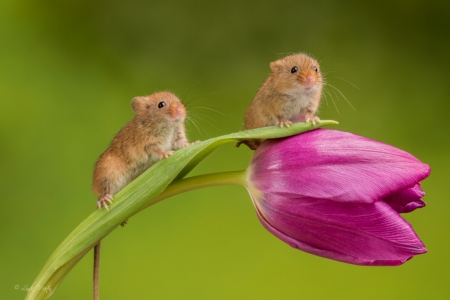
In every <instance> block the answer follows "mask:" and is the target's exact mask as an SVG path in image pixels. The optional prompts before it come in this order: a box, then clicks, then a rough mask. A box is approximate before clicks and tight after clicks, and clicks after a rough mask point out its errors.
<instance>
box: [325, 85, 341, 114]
mask: <svg viewBox="0 0 450 300" xmlns="http://www.w3.org/2000/svg"><path fill="white" fill-rule="evenodd" d="M323 91H324V92H325V93H327V94H328V96H330V98H331V101H333V104H334V107H335V108H336V111H337V113H338V115H341V113H340V112H339V109H338V108H337V105H336V101H334V98H333V95H332V94H331V93H330V91H328V89H326V88H324V89H323ZM325 93H324V95H325Z"/></svg>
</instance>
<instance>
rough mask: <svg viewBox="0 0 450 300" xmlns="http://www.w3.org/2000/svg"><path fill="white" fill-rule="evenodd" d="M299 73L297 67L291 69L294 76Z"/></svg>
mask: <svg viewBox="0 0 450 300" xmlns="http://www.w3.org/2000/svg"><path fill="white" fill-rule="evenodd" d="M297 71H298V68H297V66H295V67H293V68H292V69H291V73H292V74H294V73H295V72H297Z"/></svg>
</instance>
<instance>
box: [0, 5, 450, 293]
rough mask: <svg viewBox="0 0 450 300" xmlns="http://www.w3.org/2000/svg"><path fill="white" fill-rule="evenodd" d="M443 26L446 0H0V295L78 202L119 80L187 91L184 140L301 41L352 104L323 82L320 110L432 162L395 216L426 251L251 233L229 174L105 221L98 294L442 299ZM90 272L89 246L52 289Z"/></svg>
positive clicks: (447, 206)
mask: <svg viewBox="0 0 450 300" xmlns="http://www.w3.org/2000/svg"><path fill="white" fill-rule="evenodd" d="M449 38H450V2H449V1H405V0H403V1H400V0H397V1H393V0H389V1H377V2H376V3H375V2H374V3H371V4H370V3H368V2H363V1H341V2H331V1H282V0H278V1H271V2H257V1H252V2H247V3H244V2H243V1H214V2H213V1H189V2H183V3H181V2H178V1H172V0H166V1H158V2H156V1H134V0H132V1H115V0H112V1H87V0H77V1H74V0H71V1H56V0H54V1H25V0H2V1H1V2H0V143H1V147H0V160H1V168H0V190H1V193H2V197H1V199H2V200H1V210H0V220H1V221H0V222H1V226H0V234H1V248H0V251H1V252H0V263H1V272H0V298H1V299H22V298H24V297H25V292H24V291H22V290H21V288H23V287H24V286H26V285H28V286H29V285H31V284H32V282H33V281H34V279H35V277H36V276H37V274H38V272H39V271H40V269H41V268H42V266H43V265H44V263H45V261H46V260H47V259H48V258H49V256H50V254H51V253H52V252H53V250H54V249H55V248H56V247H57V246H58V245H59V243H60V242H61V241H62V240H63V239H64V238H65V237H66V236H67V235H68V234H69V232H70V231H72V229H74V228H75V226H76V225H78V224H79V223H80V222H81V221H82V220H83V219H84V218H85V217H86V216H88V215H89V214H90V213H91V212H92V211H93V210H94V208H95V203H96V198H95V196H94V194H93V193H92V192H91V190H90V184H91V178H92V169H93V165H94V163H95V161H96V159H97V158H98V156H99V155H100V154H101V152H102V151H104V150H105V149H106V147H107V146H108V143H109V142H110V140H111V139H112V137H113V136H114V134H115V133H116V132H117V131H118V130H119V129H120V128H121V126H123V125H124V124H125V123H126V122H127V121H128V120H129V119H131V118H132V116H133V113H132V110H131V108H130V101H131V99H132V98H133V97H134V96H137V95H145V94H149V93H153V92H155V91H158V90H162V89H168V90H170V91H173V92H175V93H176V94H177V95H179V96H180V97H181V98H182V99H184V100H192V102H190V104H189V107H190V108H191V115H193V116H194V117H195V118H196V120H197V121H196V122H197V126H195V125H193V124H192V123H191V124H190V125H189V126H188V129H189V136H190V138H191V139H192V140H196V139H201V140H204V139H208V138H210V137H214V136H217V135H222V134H226V133H230V132H235V131H238V130H241V129H242V128H243V124H242V121H243V114H244V111H245V109H246V107H247V106H248V104H249V103H250V101H251V99H252V97H253V95H254V94H255V92H256V91H257V89H258V87H259V86H260V84H261V83H262V82H263V80H264V79H265V78H266V77H267V75H268V73H269V63H270V62H271V61H274V60H276V59H278V58H281V57H283V56H284V55H286V54H289V53H293V52H300V51H302V52H307V53H310V54H311V55H313V56H315V57H316V58H318V59H320V62H321V67H322V70H323V72H324V73H327V82H328V83H330V84H332V85H333V86H336V87H337V88H339V90H340V91H341V92H342V93H343V94H344V95H345V96H346V98H347V99H348V100H349V101H350V102H351V103H352V105H353V106H354V107H355V108H356V110H353V109H352V108H351V107H350V105H349V104H348V103H347V102H346V101H345V99H344V98H343V97H342V96H340V95H338V94H333V97H334V102H335V104H336V106H337V109H338V110H339V111H338V110H337V109H336V108H335V106H334V105H333V102H332V101H331V99H330V97H329V99H328V101H325V100H323V101H322V106H321V109H320V113H319V116H320V117H321V118H322V119H335V120H338V121H339V122H340V124H339V125H338V126H336V127H335V128H337V129H340V130H345V131H350V132H354V133H357V134H360V135H363V136H366V137H369V138H372V139H376V140H380V141H383V142H386V143H389V144H392V145H395V146H397V147H399V148H402V149H404V150H406V151H408V152H411V153H412V154H414V155H415V156H417V157H418V158H419V159H421V160H422V161H424V162H426V163H428V164H430V165H431V168H432V173H431V177H430V178H429V179H427V180H426V181H424V182H423V185H422V186H423V188H424V190H425V191H426V196H425V199H424V200H425V201H426V202H427V203H428V206H427V207H426V208H424V209H421V210H418V211H416V212H414V213H412V214H409V215H404V217H405V218H406V219H407V220H408V221H410V222H411V223H412V224H413V226H414V228H415V230H416V232H417V233H418V234H419V235H420V237H421V239H422V240H423V241H424V243H425V244H426V246H427V248H428V251H429V252H428V253H427V254H425V255H421V256H419V257H416V258H414V259H412V260H411V261H409V262H407V263H406V264H405V265H403V266H401V267H390V268H389V267H385V268H383V267H358V266H353V265H347V264H343V263H338V262H334V261H331V260H327V259H323V258H319V257H315V256H312V255H309V254H306V253H303V252H300V251H297V250H294V249H293V248H290V247H289V246H288V245H286V244H284V243H283V242H281V241H279V240H278V239H276V238H275V237H274V236H272V235H271V234H270V233H269V232H267V231H266V230H265V229H264V228H263V227H262V226H261V224H259V221H258V220H257V218H256V215H255V212H254V210H253V207H252V204H251V201H250V198H249V197H248V195H247V192H246V191H245V190H244V189H243V188H241V187H235V186H227V187H215V188H209V189H204V190H197V191H194V192H190V193H186V194H183V195H179V196H176V197H174V198H172V199H168V200H166V201H163V202H162V203H160V204H158V205H156V206H154V207H151V208H150V209H147V210H146V211H144V212H143V213H140V214H139V215H137V216H135V217H133V218H132V219H131V220H130V221H129V222H128V225H127V226H125V228H118V229H117V230H115V231H113V232H112V234H110V235H109V236H107V237H106V238H105V239H104V240H103V243H102V245H103V247H102V264H101V285H100V289H101V290H100V294H101V296H102V298H103V299H450V285H449V276H450V271H449V269H450V266H449V263H448V261H449V260H448V257H449V254H450V252H449V247H450V242H449V233H450V232H449V228H450V217H449V213H450V203H449V201H448V200H449V199H448V198H449V197H448V194H449V193H448V188H449V179H448V175H449V172H448V170H449V168H450V155H449V154H450V153H449V151H450V145H449V125H448V123H447V122H446V120H447V119H448V114H449V108H450V105H449V99H450V84H449V70H450V63H449V62H450V55H449V52H450V46H449V42H450V39H449ZM342 79H345V80H346V81H349V82H351V83H352V84H354V85H356V86H357V87H358V88H355V87H353V86H352V85H351V84H349V83H347V82H346V81H344V80H342ZM327 89H328V90H329V92H330V93H333V91H332V89H331V88H330V87H328V88H327ZM327 102H328V103H327ZM251 154H252V153H251V151H249V150H248V149H246V148H245V147H241V148H239V149H237V148H235V147H234V145H231V144H229V145H226V146H223V147H222V148H220V149H218V151H216V152H215V153H213V155H211V156H210V157H208V158H207V159H206V160H205V161H204V162H202V163H201V164H200V165H199V166H198V167H197V168H196V169H195V170H194V171H193V173H192V174H202V173H206V172H216V171H225V170H239V169H244V168H245V167H246V165H247V163H248V161H249V159H250V158H251ZM91 272H92V253H89V254H88V255H87V256H86V257H85V258H83V259H82V260H81V261H80V263H79V264H78V265H77V266H76V267H75V268H74V269H73V270H72V272H71V273H70V274H69V275H68V276H67V277H66V278H65V280H64V281H63V282H62V284H61V285H60V286H59V288H58V289H57V291H56V292H55V294H54V296H53V298H52V299H91V297H92V296H91ZM16 287H18V288H19V289H18V290H16Z"/></svg>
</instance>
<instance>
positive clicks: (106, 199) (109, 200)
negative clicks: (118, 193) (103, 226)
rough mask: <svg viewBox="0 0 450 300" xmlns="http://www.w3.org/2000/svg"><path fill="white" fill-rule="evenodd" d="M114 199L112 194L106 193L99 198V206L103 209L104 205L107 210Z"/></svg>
mask: <svg viewBox="0 0 450 300" xmlns="http://www.w3.org/2000/svg"><path fill="white" fill-rule="evenodd" d="M112 199H113V197H112V195H110V194H106V195H104V196H103V197H101V198H100V199H98V201H97V208H100V209H101V208H102V207H104V208H106V210H109V206H108V203H112Z"/></svg>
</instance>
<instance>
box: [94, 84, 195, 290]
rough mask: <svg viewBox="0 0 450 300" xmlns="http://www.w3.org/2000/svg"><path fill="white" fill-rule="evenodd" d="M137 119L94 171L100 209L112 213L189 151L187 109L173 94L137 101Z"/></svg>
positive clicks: (96, 257)
mask: <svg viewBox="0 0 450 300" xmlns="http://www.w3.org/2000/svg"><path fill="white" fill-rule="evenodd" d="M131 106H132V108H133V111H134V112H135V116H134V118H133V119H132V120H131V121H129V122H128V123H127V124H126V125H125V126H124V127H123V128H122V129H121V130H120V131H119V133H117V135H116V136H115V137H114V139H113V140H112V142H111V144H110V146H109V147H108V149H106V151H105V152H103V154H102V155H101V156H100V158H99V159H98V161H97V163H96V164H95V168H94V182H93V184H92V189H93V191H94V192H95V194H97V196H98V202H97V207H98V208H102V207H105V208H106V209H108V203H111V202H112V198H113V196H114V195H115V194H116V193H117V192H119V191H120V190H121V189H122V188H124V187H125V186H126V185H127V184H128V183H130V182H131V181H132V180H133V179H135V178H136V177H138V176H139V175H140V174H141V173H143V172H144V171H145V170H146V169H147V168H149V167H150V166H152V165H153V164H155V163H156V162H157V161H159V160H160V159H163V158H167V157H168V156H170V155H171V154H172V153H173V151H175V150H177V149H180V148H183V147H186V146H188V145H189V142H188V141H187V139H186V134H185V128H184V119H185V117H186V108H185V107H184V105H183V103H181V101H180V100H179V99H178V98H177V97H176V96H175V95H174V94H172V93H169V92H158V93H155V94H152V95H149V96H141V97H135V98H133V100H132V102H131ZM99 258H100V243H98V244H97V245H96V246H95V249H94V299H98V271H99Z"/></svg>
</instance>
